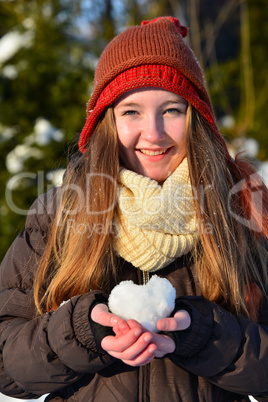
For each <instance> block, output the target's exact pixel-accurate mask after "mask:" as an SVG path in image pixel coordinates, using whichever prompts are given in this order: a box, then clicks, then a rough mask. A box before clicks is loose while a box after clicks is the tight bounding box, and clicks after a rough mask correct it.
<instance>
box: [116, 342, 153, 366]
mask: <svg viewBox="0 0 268 402" xmlns="http://www.w3.org/2000/svg"><path fill="white" fill-rule="evenodd" d="M155 350H156V345H149V346H148V347H147V348H146V349H145V350H144V351H143V352H142V353H140V354H139V355H138V356H136V358H134V359H131V360H127V359H122V361H123V362H124V363H125V364H128V365H129V366H132V367H138V366H145V365H146V364H149V363H151V361H152V360H153V359H154V358H155Z"/></svg>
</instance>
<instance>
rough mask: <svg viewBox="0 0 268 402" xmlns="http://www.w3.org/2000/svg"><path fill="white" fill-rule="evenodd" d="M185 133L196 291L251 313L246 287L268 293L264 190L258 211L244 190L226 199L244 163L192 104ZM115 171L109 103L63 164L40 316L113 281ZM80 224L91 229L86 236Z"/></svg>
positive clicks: (38, 292) (38, 286) (40, 280)
mask: <svg viewBox="0 0 268 402" xmlns="http://www.w3.org/2000/svg"><path fill="white" fill-rule="evenodd" d="M186 133H187V134H186V135H187V157H188V164H189V172H190V178H191V182H192V185H193V191H194V196H195V206H196V213H197V218H198V223H199V233H200V240H199V242H198V244H197V245H196V247H195V250H194V252H193V256H194V260H195V263H196V265H197V270H198V277H199V281H200V286H201V290H202V293H203V295H204V296H205V297H206V298H208V299H209V300H211V301H215V302H217V303H219V304H221V305H223V306H224V307H226V308H227V309H228V310H229V311H231V312H233V313H236V314H239V313H242V314H244V315H246V316H250V315H251V316H252V317H253V318H256V315H255V311H254V300H253V298H251V305H252V306H253V308H251V307H252V306H251V307H249V303H248V302H247V300H246V294H245V289H247V288H249V286H250V285H251V283H255V284H257V286H258V288H259V289H260V290H261V292H262V295H263V296H264V297H267V290H268V277H267V271H266V268H267V267H266V261H267V252H266V250H265V245H264V244H263V240H262V238H266V239H267V226H266V228H264V229H263V227H261V224H262V223H263V221H265V222H266V224H267V205H268V201H267V193H265V197H266V198H265V203H264V208H263V209H260V208H259V207H260V206H261V205H262V206H263V204H262V203H261V201H259V204H258V205H255V206H254V205H253V203H251V201H250V197H248V196H247V198H245V197H244V198H243V197H241V196H238V195H237V194H236V193H234V194H233V195H232V196H231V197H230V189H232V188H233V186H234V185H235V184H236V182H237V180H242V178H243V177H244V176H245V174H246V173H245V169H244V167H243V164H240V165H239V162H238V161H237V163H231V162H230V161H229V162H228V161H227V160H226V152H225V151H224V148H223V145H222V143H221V141H219V139H218V138H217V136H215V133H214V132H213V131H212V128H211V127H210V125H209V124H208V123H207V122H206V121H205V119H203V118H202V117H201V116H200V114H199V113H198V112H197V111H196V110H195V109H194V108H192V107H191V105H189V106H188V110H187V124H186ZM118 172H119V152H118V141H117V134H116V128H115V123H114V117H113V110H112V108H109V109H108V110H107V111H106V113H105V116H104V117H103V119H101V121H100V122H99V124H98V126H97V128H96V130H95V133H94V134H93V135H92V136H91V137H90V140H89V143H88V145H87V151H86V153H85V154H84V155H82V156H81V157H80V158H78V160H77V161H76V162H75V161H74V162H72V163H70V164H69V168H68V170H67V173H66V176H65V179H64V182H63V187H62V193H63V194H62V198H61V202H60V206H59V208H58V210H57V214H56V218H55V220H54V222H53V225H52V227H51V230H50V234H49V238H48V243H47V246H46V249H45V253H44V254H43V256H42V259H41V263H40V266H39V271H38V274H37V276H36V280H35V284H34V297H35V303H36V306H37V310H38V312H39V313H40V314H41V313H43V312H44V311H49V310H52V309H55V308H57V307H58V306H59V305H60V304H61V302H62V301H64V300H67V299H69V298H70V297H72V296H74V295H78V294H83V293H86V292H88V291H89V290H93V289H102V290H104V291H109V290H111V289H112V287H113V286H114V285H115V284H116V256H115V255H114V252H113V247H112V237H113V218H114V214H115V213H116V183H117V177H118ZM249 189H250V186H249V185H248V186H246V191H247V192H248V191H250V190H249ZM243 191H244V190H243ZM243 191H242V193H243ZM265 191H266V190H265ZM243 194H245V191H244V193H243ZM245 199H247V201H248V203H249V204H250V207H251V210H252V211H253V210H254V213H253V215H252V216H253V218H252V219H251V220H250V219H249V220H248V221H249V225H250V227H247V226H246V225H245V224H244V221H243V218H246V215H247V213H248V211H245V208H244V204H243V203H244V201H245ZM230 208H231V209H232V213H230ZM264 209H265V211H264ZM263 214H264V215H263ZM70 220H71V224H70ZM256 225H257V226H256ZM81 228H82V230H81ZM86 228H90V237H89V236H87V233H88V230H87V229H86ZM259 229H260V230H259ZM253 250H254V253H253ZM44 292H45V295H44ZM252 311H253V313H252Z"/></svg>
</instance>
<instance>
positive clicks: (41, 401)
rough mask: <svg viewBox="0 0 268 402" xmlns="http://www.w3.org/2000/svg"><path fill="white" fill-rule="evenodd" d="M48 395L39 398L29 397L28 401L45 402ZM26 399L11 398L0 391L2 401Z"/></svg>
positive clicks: (20, 401)
mask: <svg viewBox="0 0 268 402" xmlns="http://www.w3.org/2000/svg"><path fill="white" fill-rule="evenodd" d="M45 397H46V395H44V396H42V397H41V398H39V399H27V402H36V401H37V402H43V401H44V399H45ZM22 401H26V399H17V398H10V397H8V396H5V395H3V394H1V393H0V402H22Z"/></svg>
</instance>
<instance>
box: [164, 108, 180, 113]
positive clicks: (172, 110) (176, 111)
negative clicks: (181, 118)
mask: <svg viewBox="0 0 268 402" xmlns="http://www.w3.org/2000/svg"><path fill="white" fill-rule="evenodd" d="M166 113H170V114H175V113H182V111H181V110H179V109H176V108H175V107H172V108H169V109H167V110H166Z"/></svg>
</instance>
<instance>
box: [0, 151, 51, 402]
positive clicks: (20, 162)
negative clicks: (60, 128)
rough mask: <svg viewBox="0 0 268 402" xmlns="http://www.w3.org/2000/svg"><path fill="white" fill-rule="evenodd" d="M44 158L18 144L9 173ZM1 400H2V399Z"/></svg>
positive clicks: (9, 161) (8, 159) (9, 156)
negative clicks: (27, 162) (30, 161)
mask: <svg viewBox="0 0 268 402" xmlns="http://www.w3.org/2000/svg"><path fill="white" fill-rule="evenodd" d="M31 157H32V158H35V159H42V158H43V157H44V153H43V152H42V151H41V150H40V149H38V148H36V147H30V146H29V145H26V144H20V145H17V146H16V147H15V148H14V149H13V150H12V151H11V152H9V154H7V157H6V168H7V170H8V171H9V173H12V174H16V173H20V172H21V171H22V170H23V167H24V162H25V161H26V160H27V159H29V158H31ZM0 402H1V401H0Z"/></svg>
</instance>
